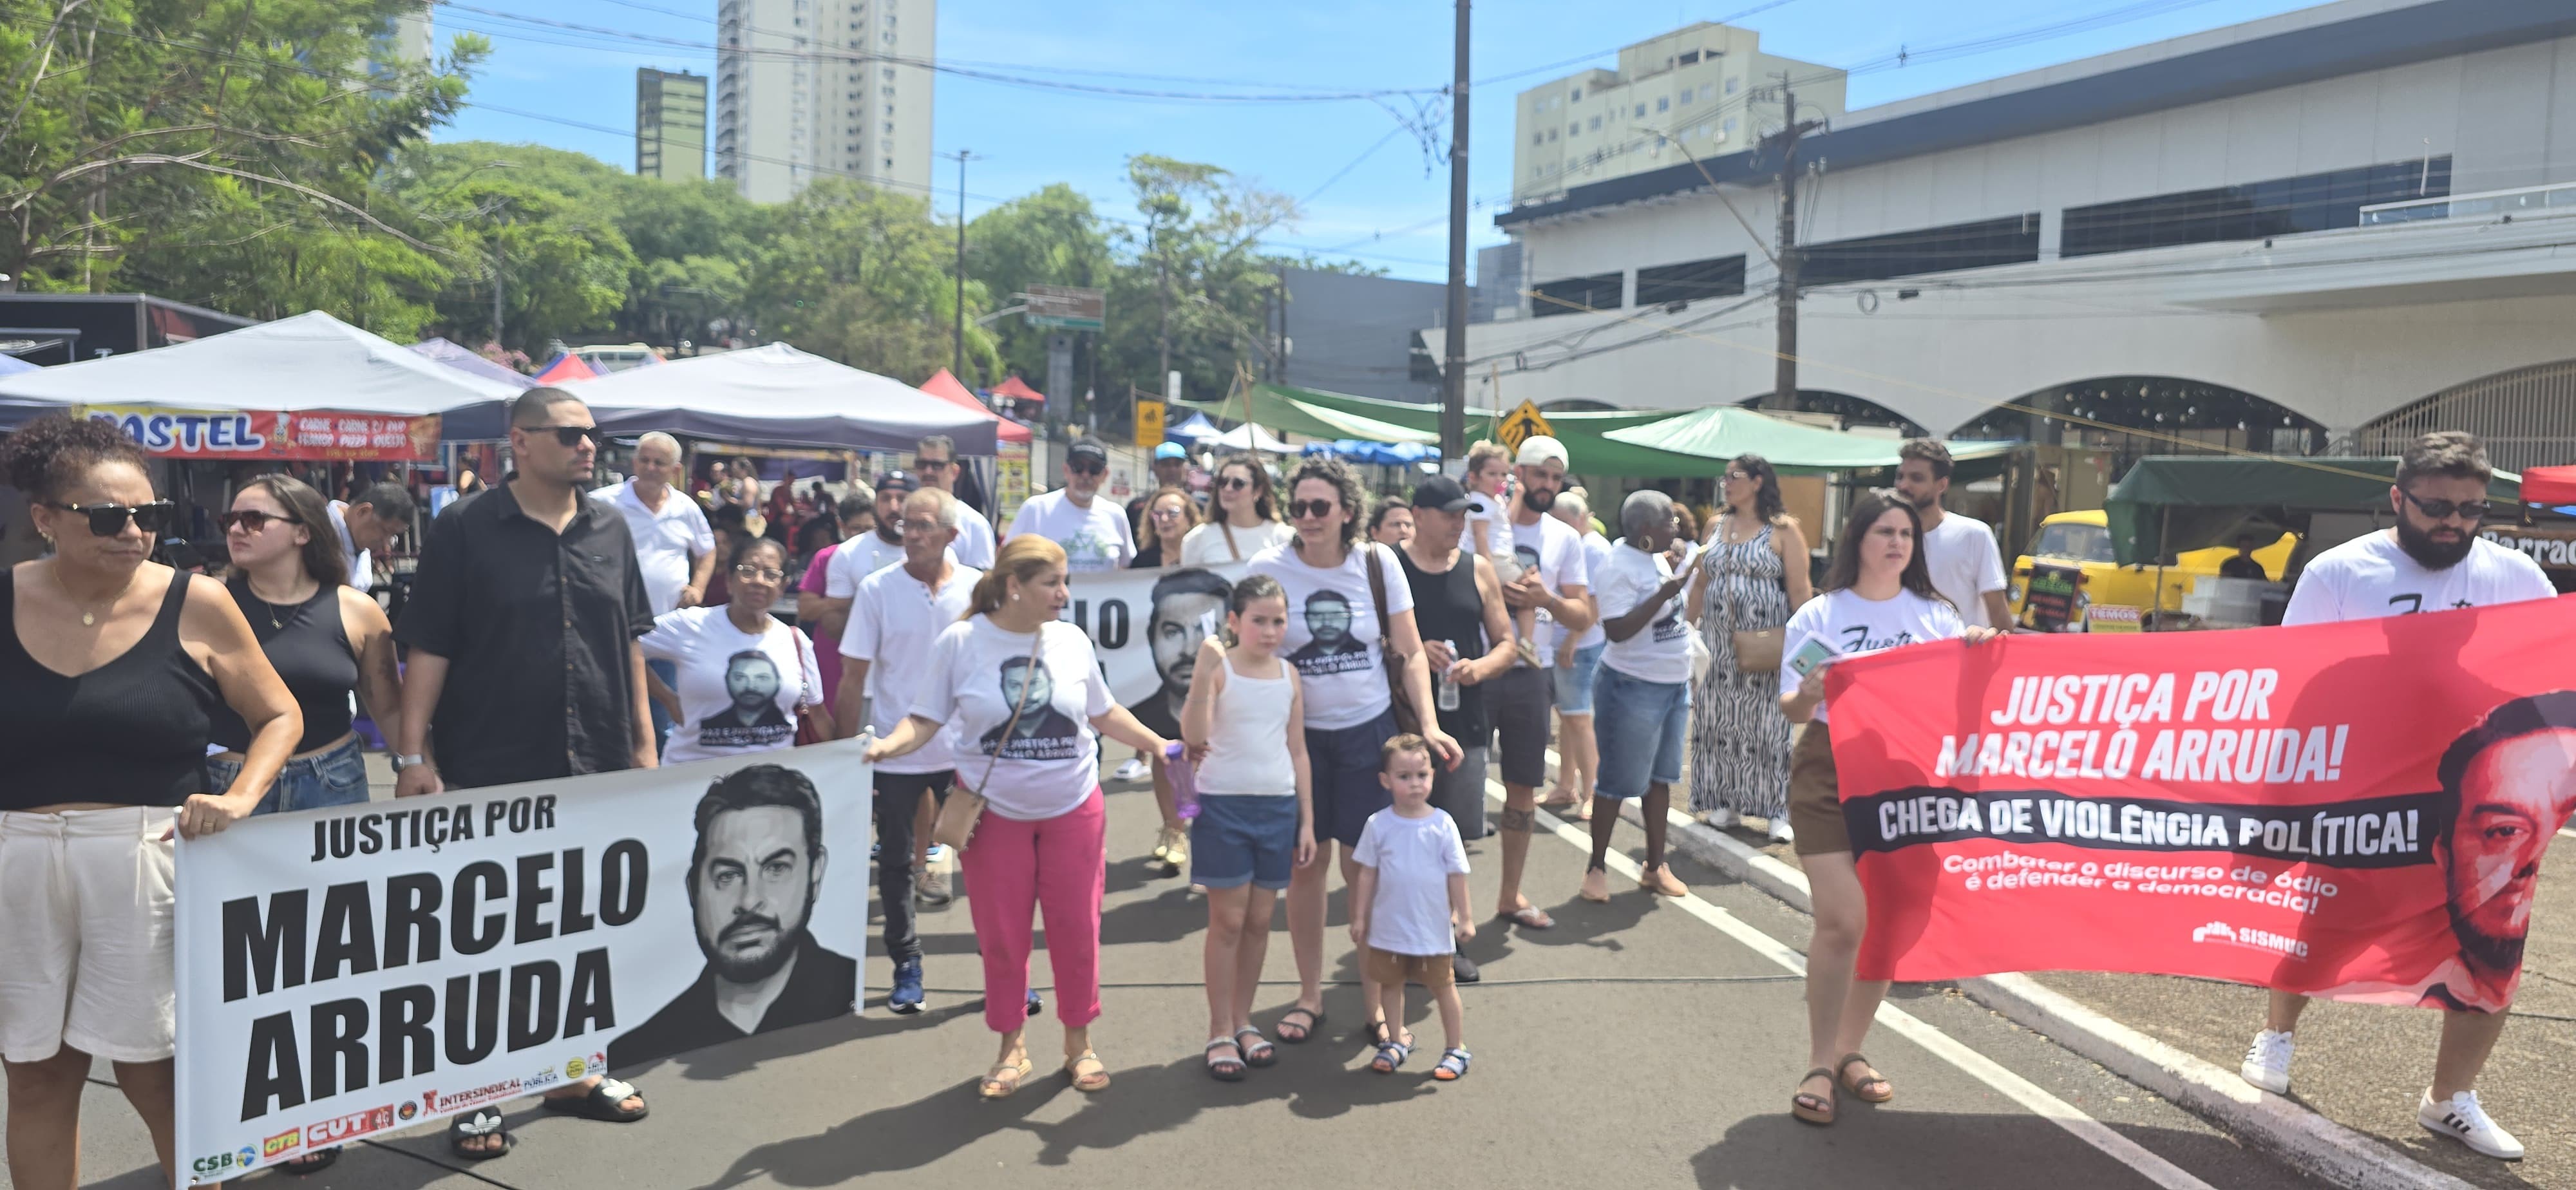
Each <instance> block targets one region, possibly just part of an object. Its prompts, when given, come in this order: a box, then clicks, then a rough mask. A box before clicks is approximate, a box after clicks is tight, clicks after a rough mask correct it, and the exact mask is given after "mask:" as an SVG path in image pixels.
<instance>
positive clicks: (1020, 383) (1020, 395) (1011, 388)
mask: <svg viewBox="0 0 2576 1190" xmlns="http://www.w3.org/2000/svg"><path fill="white" fill-rule="evenodd" d="M993 395H994V396H997V397H1009V398H1010V399H1012V400H1014V401H1038V402H1043V401H1045V400H1046V394H1045V393H1042V392H1039V391H1038V390H1036V389H1033V388H1030V387H1029V382H1028V381H1025V380H1022V379H1020V378H1019V377H1017V376H1013V377H1010V378H1008V379H1005V380H1004V381H1002V382H1001V383H1000V384H996V385H994V386H993Z"/></svg>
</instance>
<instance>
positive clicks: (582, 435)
mask: <svg viewBox="0 0 2576 1190" xmlns="http://www.w3.org/2000/svg"><path fill="white" fill-rule="evenodd" d="M519 428H520V429H522V430H526V431H527V432H529V433H531V434H543V433H545V432H546V431H548V430H552V431H554V435H555V441H557V442H560V443H562V444H563V445H564V447H565V448H566V449H570V448H572V447H576V446H579V445H581V444H582V441H583V440H584V439H588V440H589V441H590V444H591V445H593V446H597V445H599V427H598V426H521V427H519Z"/></svg>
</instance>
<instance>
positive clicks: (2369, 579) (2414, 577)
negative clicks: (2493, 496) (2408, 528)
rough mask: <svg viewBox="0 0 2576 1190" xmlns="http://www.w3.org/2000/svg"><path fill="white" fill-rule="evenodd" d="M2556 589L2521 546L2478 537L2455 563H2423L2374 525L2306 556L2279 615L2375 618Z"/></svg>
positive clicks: (2552, 593) (2291, 619) (2543, 594)
mask: <svg viewBox="0 0 2576 1190" xmlns="http://www.w3.org/2000/svg"><path fill="white" fill-rule="evenodd" d="M2557 597H2558V589H2557V588H2556V587H2553V586H2551V585H2550V584H2549V576H2548V574H2547V573H2545V572H2543V571H2542V570H2541V569H2540V564H2539V563H2537V562H2534V561H2532V560H2531V555H2529V554H2526V553H2523V552H2522V551H2520V550H2509V549H2506V548H2504V547H2503V546H2500V545H2497V544H2496V543H2494V542H2492V541H2488V540H2487V539H2485V538H2483V537H2481V538H2478V539H2476V540H2475V541H2473V542H2471V543H2470V546H2469V556H2468V557H2466V558H2462V559H2461V560H2460V561H2459V563H2458V564H2457V565H2454V566H2452V567H2450V568H2448V569H2445V570H2427V569H2425V568H2424V564H2423V563H2421V562H2417V561H2416V560H2415V559H2414V558H2412V557H2409V556H2407V553H2406V551H2405V549H2404V548H2403V547H2401V546H2399V545H2398V544H2397V541H2396V539H2395V538H2393V537H2391V536H2390V535H2389V534H2388V533H2385V532H2379V533H2372V534H2369V535H2367V536H2363V537H2356V538H2354V539H2352V540H2351V541H2347V542H2345V543H2343V544H2342V545H2339V546H2336V547H2334V548H2333V549H2330V550H2327V551H2326V552H2324V553H2322V554H2319V555H2317V556H2316V558H2315V559H2314V560H2313V561H2311V562H2309V563H2308V569H2307V572H2306V573H2305V574H2302V575H2300V576H2299V585H2298V586H2297V587H2296V588H2295V589H2293V590H2292V591H2291V592H2290V606H2289V609H2288V610H2287V611H2285V612H2283V613H2282V614H2281V622H2282V623H2284V624H2324V623H2331V622H2334V621H2337V620H2372V619H2377V618H2379V617H2381V616H2403V615H2408V614H2411V613H2414V612H2439V611H2450V610H2451V609H2453V608H2462V607H2491V606H2494V605H2495V604H2499V603H2520V602H2522V601H2524V600H2526V599H2555V598H2557Z"/></svg>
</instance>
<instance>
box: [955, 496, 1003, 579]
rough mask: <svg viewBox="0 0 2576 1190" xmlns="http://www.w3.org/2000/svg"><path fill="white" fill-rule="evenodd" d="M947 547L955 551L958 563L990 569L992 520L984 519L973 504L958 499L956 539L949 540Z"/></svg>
mask: <svg viewBox="0 0 2576 1190" xmlns="http://www.w3.org/2000/svg"><path fill="white" fill-rule="evenodd" d="M948 548H949V549H950V550H952V551H955V553H956V554H957V561H958V562H959V563H960V564H962V565H966V566H972V567H974V568H975V569H977V570H991V569H992V568H993V522H991V521H988V520H985V519H984V514H983V513H980V512H977V511H975V506H974V505H971V504H968V503H966V502H965V501H963V500H960V501H958V502H957V540H955V541H953V542H950V543H949V544H948Z"/></svg>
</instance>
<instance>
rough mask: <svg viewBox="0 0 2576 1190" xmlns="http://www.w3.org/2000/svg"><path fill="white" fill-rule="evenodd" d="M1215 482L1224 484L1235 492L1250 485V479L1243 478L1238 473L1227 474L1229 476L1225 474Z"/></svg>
mask: <svg viewBox="0 0 2576 1190" xmlns="http://www.w3.org/2000/svg"><path fill="white" fill-rule="evenodd" d="M1217 483H1218V484H1220V485H1222V486H1224V487H1226V488H1228V489H1231V490H1233V491H1237V492H1240V491H1242V490H1243V489H1245V488H1248V487H1251V486H1252V481H1251V480H1249V479H1245V478H1244V477H1242V476H1240V475H1229V476H1226V477H1225V478H1223V479H1220V480H1218V481H1217Z"/></svg>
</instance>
